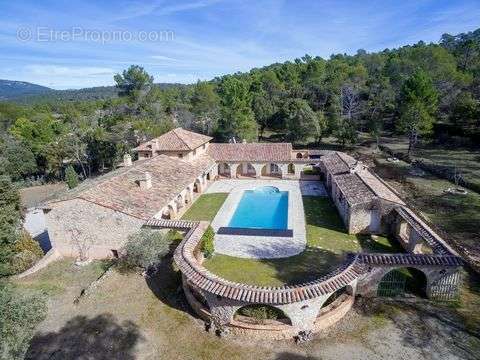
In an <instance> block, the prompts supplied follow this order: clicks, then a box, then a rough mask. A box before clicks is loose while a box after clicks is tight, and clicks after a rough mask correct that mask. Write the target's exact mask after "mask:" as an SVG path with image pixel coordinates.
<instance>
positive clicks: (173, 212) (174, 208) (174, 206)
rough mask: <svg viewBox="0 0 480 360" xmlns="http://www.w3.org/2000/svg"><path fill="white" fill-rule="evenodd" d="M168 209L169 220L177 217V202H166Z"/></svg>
mask: <svg viewBox="0 0 480 360" xmlns="http://www.w3.org/2000/svg"><path fill="white" fill-rule="evenodd" d="M168 209H169V211H170V220H174V219H176V218H177V204H176V203H175V201H172V202H171V203H170V204H168Z"/></svg>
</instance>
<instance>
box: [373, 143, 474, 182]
mask: <svg viewBox="0 0 480 360" xmlns="http://www.w3.org/2000/svg"><path fill="white" fill-rule="evenodd" d="M382 144H383V145H384V146H386V147H387V148H388V149H390V150H391V151H392V152H394V153H401V154H406V153H407V149H408V139H407V138H405V137H385V138H382ZM411 157H412V160H421V161H422V162H423V163H425V164H427V165H428V166H433V167H434V168H436V169H439V170H442V169H445V170H447V172H448V174H449V175H450V176H452V175H453V174H454V173H455V168H456V169H457V172H459V173H461V174H462V176H463V178H464V180H465V181H466V182H468V183H470V184H473V186H474V187H475V188H476V189H479V188H480V161H479V160H480V152H479V150H478V149H472V148H467V147H459V146H450V145H448V144H447V145H442V144H435V145H430V144H424V145H422V144H420V145H418V146H417V148H416V149H415V151H414V153H413V154H412V156H411Z"/></svg>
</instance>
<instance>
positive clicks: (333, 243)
mask: <svg viewBox="0 0 480 360" xmlns="http://www.w3.org/2000/svg"><path fill="white" fill-rule="evenodd" d="M303 205H304V209H305V217H306V222H307V248H306V250H305V251H304V252H302V253H301V254H299V255H296V256H291V257H288V258H283V259H261V260H256V259H243V258H236V257H232V256H227V255H221V254H216V255H214V256H213V257H212V258H211V259H208V260H206V261H205V262H204V266H205V267H206V268H207V269H209V270H210V271H212V272H213V273H215V274H218V275H220V276H222V277H224V278H226V279H228V280H231V281H236V282H242V283H246V284H251V285H261V286H279V285H284V284H295V283H299V282H305V281H310V280H314V279H315V278H317V277H319V276H321V275H325V274H326V273H327V272H329V271H331V270H333V269H334V268H335V267H336V266H338V265H339V264H340V263H341V262H342V261H344V259H345V255H346V253H347V252H357V251H371V252H392V251H400V249H399V248H398V245H397V246H396V245H395V243H392V242H390V240H389V239H387V238H385V237H381V236H374V237H371V236H365V235H358V236H356V235H349V234H347V233H346V229H345V227H344V225H343V223H342V220H341V218H340V216H339V215H338V212H337V209H336V208H335V206H334V204H333V203H332V202H331V201H330V200H329V199H327V198H322V197H313V196H305V197H303Z"/></svg>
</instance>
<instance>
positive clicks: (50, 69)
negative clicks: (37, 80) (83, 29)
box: [25, 65, 115, 77]
mask: <svg viewBox="0 0 480 360" xmlns="http://www.w3.org/2000/svg"><path fill="white" fill-rule="evenodd" d="M25 70H26V71H27V72H29V73H31V74H32V75H34V76H53V77H57V76H69V77H92V76H93V77H95V76H105V75H108V76H111V75H113V74H115V71H114V70H113V69H111V68H106V67H90V66H76V67H72V66H58V65H27V66H26V67H25Z"/></svg>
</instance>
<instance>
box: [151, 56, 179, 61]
mask: <svg viewBox="0 0 480 360" xmlns="http://www.w3.org/2000/svg"><path fill="white" fill-rule="evenodd" d="M150 57H151V58H152V59H155V60H165V61H177V59H174V58H171V57H168V56H163V55H152V56H150Z"/></svg>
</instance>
